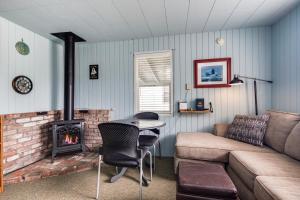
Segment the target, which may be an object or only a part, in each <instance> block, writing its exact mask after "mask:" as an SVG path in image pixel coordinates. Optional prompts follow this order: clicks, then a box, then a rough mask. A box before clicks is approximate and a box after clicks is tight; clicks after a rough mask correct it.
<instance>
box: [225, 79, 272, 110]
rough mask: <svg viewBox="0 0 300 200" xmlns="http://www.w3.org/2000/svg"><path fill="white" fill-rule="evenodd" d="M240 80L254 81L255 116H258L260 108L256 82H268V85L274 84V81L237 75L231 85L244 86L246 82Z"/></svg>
mask: <svg viewBox="0 0 300 200" xmlns="http://www.w3.org/2000/svg"><path fill="white" fill-rule="evenodd" d="M240 78H245V79H251V80H254V100H255V114H256V115H258V108H257V85H256V81H263V82H267V83H273V81H269V80H264V79H259V78H253V77H248V76H241V75H238V74H235V75H234V78H233V79H232V81H230V85H241V84H243V83H244V81H243V80H241V79H240Z"/></svg>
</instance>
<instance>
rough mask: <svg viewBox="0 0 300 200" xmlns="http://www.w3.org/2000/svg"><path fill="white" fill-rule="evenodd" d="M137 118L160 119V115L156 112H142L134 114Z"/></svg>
mask: <svg viewBox="0 0 300 200" xmlns="http://www.w3.org/2000/svg"><path fill="white" fill-rule="evenodd" d="M134 118H136V119H154V120H158V119H159V116H158V114H157V113H154V112H141V113H137V114H135V115H134Z"/></svg>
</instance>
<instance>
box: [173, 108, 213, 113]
mask: <svg viewBox="0 0 300 200" xmlns="http://www.w3.org/2000/svg"><path fill="white" fill-rule="evenodd" d="M178 112H179V113H193V114H205V113H210V110H209V109H206V110H181V111H178Z"/></svg>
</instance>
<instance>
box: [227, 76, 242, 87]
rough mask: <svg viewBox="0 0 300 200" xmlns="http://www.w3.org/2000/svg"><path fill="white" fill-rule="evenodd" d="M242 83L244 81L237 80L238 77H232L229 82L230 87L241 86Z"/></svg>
mask: <svg viewBox="0 0 300 200" xmlns="http://www.w3.org/2000/svg"><path fill="white" fill-rule="evenodd" d="M243 83H244V81H243V80H241V79H239V76H238V75H236V74H235V75H234V78H233V79H232V80H231V81H230V83H229V84H230V85H241V84H243Z"/></svg>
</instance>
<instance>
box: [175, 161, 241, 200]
mask: <svg viewBox="0 0 300 200" xmlns="http://www.w3.org/2000/svg"><path fill="white" fill-rule="evenodd" d="M176 199H177V200H196V199H197V200H198V199H201V200H212V199H215V200H216V199H218V200H221V199H222V200H236V199H238V195H237V189H236V188H235V186H234V184H233V183H232V181H231V179H230V178H229V176H228V175H227V173H226V171H225V169H224V167H223V166H222V165H218V164H212V163H191V162H180V163H179V165H178V177H177V193H176Z"/></svg>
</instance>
